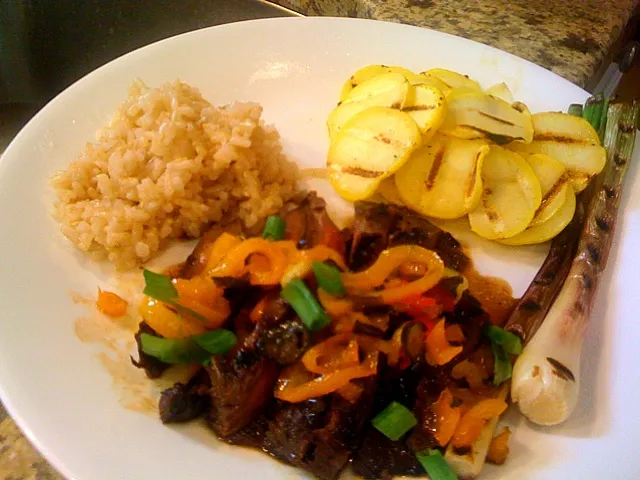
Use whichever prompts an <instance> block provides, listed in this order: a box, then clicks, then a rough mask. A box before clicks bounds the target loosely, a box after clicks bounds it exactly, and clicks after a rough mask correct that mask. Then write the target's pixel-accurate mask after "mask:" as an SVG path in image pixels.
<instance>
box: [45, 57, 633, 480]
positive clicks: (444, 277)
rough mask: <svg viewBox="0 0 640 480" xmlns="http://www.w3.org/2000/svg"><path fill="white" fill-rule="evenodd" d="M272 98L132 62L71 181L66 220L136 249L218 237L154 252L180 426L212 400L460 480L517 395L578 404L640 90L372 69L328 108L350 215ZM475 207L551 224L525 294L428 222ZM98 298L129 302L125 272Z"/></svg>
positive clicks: (82, 243)
mask: <svg viewBox="0 0 640 480" xmlns="http://www.w3.org/2000/svg"><path fill="white" fill-rule="evenodd" d="M577 110H579V111H577ZM260 115H261V109H260V107H259V106H258V105H257V104H242V103H234V104H231V105H228V106H224V107H220V108H216V107H214V106H212V105H211V104H209V103H208V102H207V101H206V100H204V99H203V98H202V96H201V95H200V93H199V92H198V91H197V90H196V89H194V88H193V87H190V86H188V85H186V84H184V83H181V82H174V83H171V84H165V85H163V86H161V87H159V88H155V89H150V88H148V87H146V86H144V85H143V84H141V83H140V82H137V83H134V85H133V86H132V87H131V89H130V92H129V98H128V99H127V100H126V101H125V102H124V103H123V104H122V105H121V106H120V107H119V109H118V111H117V112H116V114H115V115H114V117H113V119H112V121H111V123H110V124H109V126H108V127H107V128H105V129H102V130H100V132H99V134H98V136H97V140H96V142H95V143H89V144H87V146H86V147H85V149H84V151H83V153H82V155H81V156H80V157H79V158H78V159H76V160H75V161H74V162H73V163H72V164H71V166H70V167H69V168H68V169H67V170H65V171H62V172H59V173H58V174H56V176H55V177H54V179H53V183H54V185H55V187H56V191H57V194H58V201H57V203H56V206H55V212H54V215H55V217H56V218H57V219H58V221H59V222H60V223H61V230H62V232H63V233H64V234H65V235H66V236H67V237H68V238H69V239H70V240H71V241H72V242H73V243H75V244H76V246H78V247H79V248H80V249H82V250H85V251H88V252H91V253H94V254H96V255H97V256H98V257H99V258H105V257H106V258H107V259H108V260H109V261H111V262H112V263H113V264H114V265H115V266H116V267H117V268H119V269H121V270H126V269H128V268H132V267H136V266H139V265H142V264H144V263H145V262H147V261H148V260H149V259H151V258H152V257H153V256H154V255H155V254H156V253H157V252H159V251H161V249H162V248H163V247H165V246H166V245H167V244H168V242H169V240H171V239H179V238H183V237H192V238H199V241H198V243H197V245H196V246H195V248H194V250H193V252H192V253H191V254H190V255H189V256H188V258H186V260H184V262H181V263H179V264H177V265H169V266H166V268H165V269H164V270H163V271H152V270H148V269H144V270H143V272H142V273H141V275H142V276H143V278H144V281H145V287H144V292H143V293H144V297H143V298H142V300H141V301H140V303H139V305H138V306H137V313H138V315H139V326H138V329H137V333H136V334H135V340H136V345H137V350H138V351H137V355H136V356H135V357H132V362H133V364H134V365H135V366H137V367H139V368H141V369H143V370H144V371H145V373H146V375H147V376H148V377H149V378H150V379H154V378H158V377H160V376H162V375H163V373H164V371H165V370H167V369H168V368H170V367H171V366H172V365H176V364H185V365H189V366H190V367H191V368H190V369H189V376H188V377H187V378H185V379H183V380H182V381H179V382H177V383H176V384H175V385H173V386H172V387H170V388H168V389H166V390H164V391H163V392H162V394H161V396H160V398H159V400H158V411H159V416H160V419H161V420H162V422H163V423H182V422H187V421H191V420H194V419H196V418H199V417H204V418H206V421H207V423H208V425H209V426H210V427H211V429H212V430H213V432H214V433H215V434H216V436H217V437H218V438H220V439H221V440H223V441H225V442H227V443H230V444H232V445H241V446H248V447H253V448H256V449H259V450H262V451H265V452H266V453H268V454H270V455H271V456H273V457H275V458H277V459H279V460H281V461H282V462H285V463H289V464H291V465H293V466H295V467H299V468H302V469H304V470H306V471H308V472H310V473H312V474H314V475H315V476H317V477H318V478H321V479H323V480H331V479H334V478H337V477H338V476H339V475H340V474H341V473H342V472H343V470H344V469H345V468H346V467H347V466H349V468H350V469H351V470H352V471H353V472H354V473H355V474H357V475H360V476H362V477H364V478H387V477H392V476H396V475H423V474H427V475H428V476H429V477H430V478H432V479H433V480H448V479H453V478H462V479H472V478H477V477H478V476H479V475H480V473H481V471H482V468H483V466H484V464H485V462H486V461H488V462H491V463H494V464H498V465H502V464H504V463H505V462H506V461H507V457H508V454H509V437H510V434H511V431H510V429H509V428H508V427H504V428H502V429H501V430H500V432H499V433H498V432H497V426H498V422H499V420H500V417H501V415H502V414H503V413H504V412H505V411H506V409H507V407H508V403H509V399H510V398H511V399H512V400H513V401H514V402H518V404H519V407H520V410H521V411H522V413H523V414H524V415H526V416H527V417H528V418H529V419H531V420H532V421H534V422H536V423H539V424H544V425H553V424H557V423H560V422H562V421H564V420H565V419H566V418H567V417H568V416H569V415H570V414H571V412H572V410H573V408H574V407H575V405H576V400H577V392H578V388H577V385H578V382H579V359H580V350H581V343H582V336H583V334H584V329H585V326H586V323H587V321H588V318H589V310H590V308H591V304H592V302H593V298H594V296H593V292H594V290H595V288H596V286H597V281H598V275H599V273H600V272H601V271H602V269H603V268H604V266H605V264H606V257H607V255H608V252H609V249H610V238H611V232H612V231H613V230H614V226H615V219H616V215H617V208H618V201H617V199H619V192H620V189H621V187H622V182H623V180H624V177H625V173H626V169H627V167H628V163H629V161H630V158H631V153H632V148H633V144H634V135H635V131H634V129H633V128H629V125H634V124H635V121H637V117H638V108H637V106H636V105H635V104H631V105H621V104H615V103H612V104H611V105H609V103H608V101H605V100H604V99H603V98H598V97H595V98H592V99H590V100H589V101H588V102H587V104H586V105H585V107H584V112H583V108H582V105H572V107H571V114H568V113H567V114H565V113H558V112H547V113H535V114H531V112H530V111H529V109H528V108H527V106H526V105H524V104H523V103H520V102H515V101H514V99H513V96H512V94H511V92H510V91H509V89H508V87H507V86H506V85H505V84H497V85H495V86H493V87H490V88H488V89H487V90H484V91H483V90H482V89H481V87H480V85H479V84H478V83H477V82H475V81H474V80H472V79H470V78H469V77H468V76H465V75H462V74H459V73H457V72H453V71H450V70H446V69H441V68H434V69H431V70H427V71H425V72H423V73H420V74H416V73H413V72H411V71H409V70H407V69H405V68H402V67H394V66H391V67H389V66H385V65H370V66H367V67H364V68H362V69H360V70H358V71H357V72H355V73H354V74H353V75H352V76H351V77H350V78H349V80H347V82H346V83H345V85H344V86H343V88H342V91H341V94H340V100H339V103H338V106H337V107H336V108H335V109H334V110H333V111H332V112H331V114H330V115H329V117H328V120H327V126H328V132H329V136H330V139H331V145H330V147H329V151H328V153H327V169H326V176H327V177H328V179H329V181H330V183H331V185H332V186H333V187H334V188H335V190H336V191H337V192H338V194H339V195H340V196H342V197H343V198H344V199H346V200H347V201H351V202H354V216H353V218H352V220H351V221H350V222H348V225H347V226H346V227H345V228H342V229H340V228H338V227H337V226H336V224H335V223H334V222H333V220H332V219H331V215H330V210H331V209H330V206H328V205H327V204H326V202H325V201H324V200H323V199H322V198H320V197H319V196H318V195H317V193H315V192H313V191H305V190H304V189H299V188H298V186H297V185H296V179H297V175H298V172H297V170H296V167H295V164H292V163H291V162H290V161H289V160H288V159H287V158H286V157H285V156H284V155H283V154H282V151H281V150H282V149H281V146H280V143H279V137H278V134H277V132H276V131H275V129H274V128H273V127H269V126H266V125H265V124H264V122H263V121H261V119H260ZM583 117H584V118H583ZM601 138H602V139H603V140H605V145H606V146H607V148H606V149H605V147H603V146H601V140H600V139H601ZM601 172H602V173H601ZM313 173H314V174H316V175H317V174H319V175H320V176H321V177H322V176H323V173H322V172H319V171H318V170H317V169H316V170H314V172H313ZM462 217H467V218H468V223H469V225H470V228H471V230H472V231H473V232H475V233H476V234H478V235H480V236H481V237H484V238H486V239H489V240H495V241H498V242H501V243H504V244H506V245H522V244H535V243H542V242H545V241H548V240H550V239H554V240H553V243H552V247H551V250H550V253H549V255H548V257H547V260H546V262H545V263H544V264H543V266H542V267H541V269H540V271H539V272H538V274H537V276H536V278H535V279H534V282H533V283H532V285H531V286H530V288H529V289H528V290H527V291H526V292H525V294H524V296H523V297H522V298H521V299H520V300H519V301H518V300H516V299H514V298H512V296H511V295H510V290H509V288H508V287H507V288H499V287H500V286H501V285H500V280H499V279H494V278H489V277H484V276H482V275H480V274H479V273H478V272H477V271H475V269H474V267H473V263H472V260H471V258H470V257H469V255H468V253H466V252H465V249H464V247H463V246H462V245H461V244H460V243H459V242H458V241H457V240H456V239H455V238H454V237H453V236H452V235H451V234H449V233H447V232H446V231H445V230H443V229H442V228H440V227H439V226H436V225H435V224H434V223H432V220H433V219H439V220H454V219H459V218H462ZM430 219H431V220H430ZM444 227H445V228H446V222H445V223H444ZM574 257H575V259H574ZM565 278H567V280H566V281H565ZM556 297H558V299H557V300H556ZM554 300H556V301H555V303H554ZM96 305H97V308H98V309H99V310H100V311H101V312H102V313H103V314H105V315H107V316H109V317H112V318H114V319H117V318H119V317H122V316H124V315H125V314H126V313H127V310H128V308H127V307H128V302H127V300H126V299H123V298H121V297H120V296H119V295H117V294H116V293H114V292H110V291H102V290H100V291H99V294H98V299H97V302H96ZM547 313H548V317H549V318H547V319H545V316H546V315H547ZM539 329H540V332H539V333H538V335H536V332H537V330H539ZM527 344H528V345H527ZM523 345H525V348H524V350H523ZM514 363H515V369H514V366H513V364H514Z"/></svg>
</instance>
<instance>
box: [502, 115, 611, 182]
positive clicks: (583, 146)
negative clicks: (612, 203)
mask: <svg viewBox="0 0 640 480" xmlns="http://www.w3.org/2000/svg"><path fill="white" fill-rule="evenodd" d="M531 120H532V122H533V129H534V136H533V141H532V142H531V143H529V144H527V145H525V144H522V143H519V142H514V143H512V144H510V145H509V146H508V147H507V148H509V149H510V150H513V151H514V152H519V153H521V154H523V155H528V154H533V153H543V154H546V155H549V156H550V157H553V158H554V159H555V160H557V161H559V162H560V163H562V164H563V165H564V166H565V168H566V169H567V176H568V178H569V179H571V181H572V185H573V188H574V190H575V191H576V192H580V191H582V190H583V189H584V188H585V187H586V186H587V184H588V180H589V179H590V178H591V177H593V176H595V175H597V174H598V173H600V172H601V171H602V169H603V168H604V164H605V162H606V156H607V154H606V151H605V149H604V147H602V146H601V145H600V139H599V138H598V134H597V132H596V131H595V130H594V128H593V127H592V126H591V125H590V124H589V122H587V121H586V120H584V119H582V118H579V117H574V116H572V115H567V114H564V113H555V112H549V113H536V114H534V115H532V116H531Z"/></svg>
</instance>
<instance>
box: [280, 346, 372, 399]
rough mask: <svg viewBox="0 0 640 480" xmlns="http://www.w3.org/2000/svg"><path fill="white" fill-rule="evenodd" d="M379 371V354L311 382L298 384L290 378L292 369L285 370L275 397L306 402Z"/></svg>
mask: <svg viewBox="0 0 640 480" xmlns="http://www.w3.org/2000/svg"><path fill="white" fill-rule="evenodd" d="M377 371H378V354H377V353H373V354H368V355H367V356H366V357H365V359H364V361H363V362H362V363H360V364H358V365H356V366H353V367H348V368H344V369H342V370H336V371H334V372H331V373H327V374H325V375H322V376H319V377H317V378H314V379H313V380H311V381H308V382H305V383H302V384H296V382H294V381H292V380H291V378H290V377H289V375H288V373H289V372H291V369H288V368H287V369H285V371H284V372H283V373H282V374H281V375H280V378H279V379H278V382H277V384H276V388H275V394H274V396H275V397H276V398H278V399H280V400H284V401H285V402H290V403H298V402H304V401H305V400H309V399H310V398H318V397H322V396H323V395H327V394H329V393H332V392H335V391H336V390H339V389H340V388H343V387H344V386H346V385H347V384H348V383H349V382H350V381H351V380H354V379H356V378H364V377H370V376H371V375H375V374H376V373H377Z"/></svg>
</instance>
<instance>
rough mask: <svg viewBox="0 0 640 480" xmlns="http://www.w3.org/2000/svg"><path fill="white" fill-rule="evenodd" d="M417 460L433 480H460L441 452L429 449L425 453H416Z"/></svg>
mask: <svg viewBox="0 0 640 480" xmlns="http://www.w3.org/2000/svg"><path fill="white" fill-rule="evenodd" d="M416 458H417V459H418V461H419V462H420V465H422V468H424V469H425V470H426V472H427V474H429V478H430V479H431V480H458V476H457V475H456V474H455V472H454V471H453V469H452V468H451V466H450V465H449V464H448V463H447V461H446V460H445V459H444V457H443V456H442V453H440V450H432V449H430V448H428V449H427V450H425V451H424V452H420V453H416Z"/></svg>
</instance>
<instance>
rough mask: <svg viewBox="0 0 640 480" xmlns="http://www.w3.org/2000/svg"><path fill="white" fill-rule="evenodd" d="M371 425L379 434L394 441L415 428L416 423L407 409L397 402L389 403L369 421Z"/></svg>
mask: <svg viewBox="0 0 640 480" xmlns="http://www.w3.org/2000/svg"><path fill="white" fill-rule="evenodd" d="M371 423H372V424H373V426H374V427H375V428H376V429H377V430H379V431H380V433H382V434H383V435H385V436H386V437H388V438H390V439H391V440H393V441H396V440H398V439H399V438H400V437H402V436H403V435H404V434H405V433H407V432H408V431H409V430H411V429H412V428H413V427H415V426H416V425H417V424H418V421H417V420H416V417H415V416H414V415H413V413H411V410H409V409H408V408H407V407H405V406H404V405H402V404H401V403H398V402H391V403H390V404H389V406H388V407H387V408H385V409H384V410H383V411H381V412H380V413H379V414H378V415H376V416H375V418H374V419H373V420H371Z"/></svg>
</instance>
